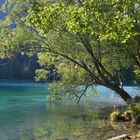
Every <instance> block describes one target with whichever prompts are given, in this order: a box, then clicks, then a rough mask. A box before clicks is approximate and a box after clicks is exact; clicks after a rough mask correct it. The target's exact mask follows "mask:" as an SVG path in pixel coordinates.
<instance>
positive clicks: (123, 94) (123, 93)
mask: <svg viewBox="0 0 140 140" xmlns="http://www.w3.org/2000/svg"><path fill="white" fill-rule="evenodd" d="M106 87H108V88H110V89H112V90H113V91H115V92H116V94H117V95H119V96H120V97H121V98H122V99H123V100H124V101H125V102H126V103H127V104H130V103H131V102H132V99H133V98H132V97H131V96H130V95H129V94H128V93H127V92H126V91H125V90H124V89H123V88H120V87H118V86H114V85H113V84H108V85H106Z"/></svg>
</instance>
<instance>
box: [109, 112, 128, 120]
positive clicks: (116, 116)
mask: <svg viewBox="0 0 140 140" xmlns="http://www.w3.org/2000/svg"><path fill="white" fill-rule="evenodd" d="M110 120H111V121H113V122H119V121H125V116H124V115H123V114H122V113H120V112H118V111H114V112H112V113H111V114H110Z"/></svg>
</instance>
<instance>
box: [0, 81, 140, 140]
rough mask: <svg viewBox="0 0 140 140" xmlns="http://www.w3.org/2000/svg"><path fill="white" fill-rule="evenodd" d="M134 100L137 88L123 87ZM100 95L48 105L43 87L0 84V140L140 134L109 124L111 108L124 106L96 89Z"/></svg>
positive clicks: (92, 139) (93, 139)
mask: <svg viewBox="0 0 140 140" xmlns="http://www.w3.org/2000/svg"><path fill="white" fill-rule="evenodd" d="M126 90H127V91H129V92H130V93H131V94H132V95H133V96H134V95H137V94H139V90H138V88H137V87H126ZM98 91H99V92H100V94H99V95H95V96H93V97H90V98H88V99H85V100H84V101H82V102H81V104H80V105H79V106H78V105H77V104H76V102H74V101H71V102H70V101H53V102H50V101H47V100H46V96H47V92H46V86H45V84H37V83H32V82H19V81H9V82H7V81H5V82H4V81H2V82H0V140H60V139H61V140H63V139H68V140H106V139H107V138H110V137H112V136H116V135H119V134H123V133H133V132H135V131H136V130H137V131H138V130H139V126H137V127H135V126H132V125H131V124H129V123H120V124H118V123H117V124H111V123H110V122H109V121H108V120H106V119H105V118H106V115H107V114H108V112H110V111H111V107H112V106H118V105H124V103H123V101H122V100H121V99H120V98H119V97H117V96H115V95H114V94H113V92H111V91H110V90H108V89H106V88H104V87H98Z"/></svg>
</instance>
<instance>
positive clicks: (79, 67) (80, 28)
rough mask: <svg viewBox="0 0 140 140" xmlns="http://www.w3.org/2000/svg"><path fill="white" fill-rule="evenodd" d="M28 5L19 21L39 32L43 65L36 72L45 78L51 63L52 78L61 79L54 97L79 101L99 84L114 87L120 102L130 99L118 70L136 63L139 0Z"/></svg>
mask: <svg viewBox="0 0 140 140" xmlns="http://www.w3.org/2000/svg"><path fill="white" fill-rule="evenodd" d="M19 1H20V0H18V2H17V3H18V4H20V5H21V3H20V2H19ZM22 2H23V1H22ZM17 3H16V4H15V5H16V7H17ZM26 3H28V4H26V5H25V7H27V9H28V10H27V13H28V14H27V15H26V16H23V17H22V21H23V23H25V25H26V27H30V31H35V32H36V33H38V35H39V36H40V40H39V39H38V41H39V44H41V48H39V49H38V52H39V53H38V57H39V63H40V65H41V66H43V67H44V69H43V70H40V71H38V72H37V74H38V76H39V78H41V77H43V78H44V77H46V75H48V72H47V70H48V69H49V67H52V65H55V69H56V71H57V73H56V76H58V74H59V81H57V83H56V82H54V83H53V85H52V86H53V87H55V88H53V89H54V91H53V92H54V93H55V94H54V95H55V97H58V98H59V96H60V95H61V96H62V94H63V95H67V94H66V93H68V96H69V95H70V96H74V97H75V96H76V97H77V98H78V102H79V100H80V99H81V97H82V96H83V95H84V94H85V93H86V91H87V89H88V88H89V87H92V86H94V85H98V84H100V85H103V86H105V87H107V88H110V89H112V90H114V91H115V92H116V94H118V95H120V97H121V98H122V99H123V100H124V101H126V102H128V101H131V100H132V97H131V96H130V95H129V94H128V93H127V92H126V91H125V90H124V89H123V86H122V83H123V80H122V76H121V74H122V70H123V69H124V68H127V67H130V66H131V65H133V64H134V62H135V60H134V56H135V54H136V48H139V45H138V44H137V39H136V38H137V36H138V32H137V29H136V30H135V27H136V26H135V25H136V19H138V16H137V17H136V15H137V14H136V11H139V0H133V1H132V0H128V1H125V0H105V1H99V0H85V1H79V0H78V1H74V0H69V1H61V0H60V1H59V0H58V1H49V0H45V1H43V0H41V1H39V0H34V1H28V0H27V2H26ZM18 22H19V21H18ZM20 23H21V22H20ZM138 24H139V22H138ZM128 53H130V56H128ZM81 85H85V89H83V88H82V89H81ZM57 87H58V89H59V90H57V91H56V88H57Z"/></svg>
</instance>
